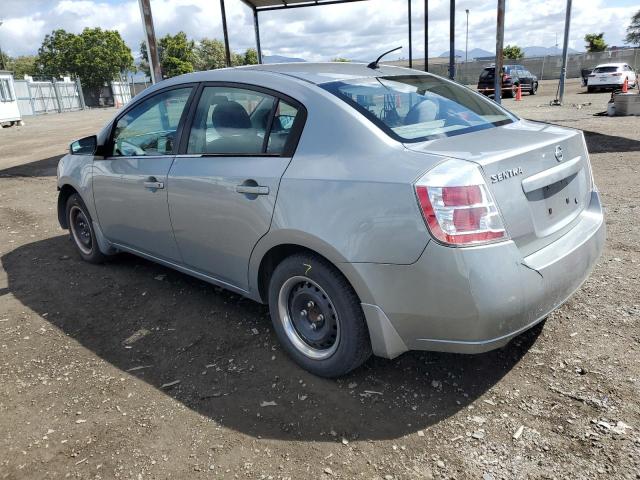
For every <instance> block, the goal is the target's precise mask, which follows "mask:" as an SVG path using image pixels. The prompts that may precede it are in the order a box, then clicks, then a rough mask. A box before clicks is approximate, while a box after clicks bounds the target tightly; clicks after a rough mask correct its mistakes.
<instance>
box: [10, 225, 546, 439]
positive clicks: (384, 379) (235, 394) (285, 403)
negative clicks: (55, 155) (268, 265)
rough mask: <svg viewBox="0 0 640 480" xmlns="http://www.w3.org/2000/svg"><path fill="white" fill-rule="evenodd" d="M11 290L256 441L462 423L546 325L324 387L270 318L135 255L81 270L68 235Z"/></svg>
mask: <svg viewBox="0 0 640 480" xmlns="http://www.w3.org/2000/svg"><path fill="white" fill-rule="evenodd" d="M1 260H2V265H3V268H4V270H5V271H6V273H7V277H8V286H7V291H8V292H10V293H11V294H12V295H14V297H15V298H16V299H18V300H19V301H20V302H22V303H23V304H24V305H25V306H27V307H28V308H30V309H32V310H33V311H35V312H36V313H38V314H39V315H41V316H42V317H43V318H44V319H46V320H47V321H48V322H50V323H51V324H52V325H54V326H55V327H57V328H58V329H60V330H61V331H62V332H64V333H65V334H66V335H68V336H69V337H71V338H72V339H74V340H76V341H77V342H79V343H80V344H81V345H82V346H84V347H85V348H87V349H89V350H90V351H92V352H94V353H95V354H96V355H98V356H99V357H101V358H102V359H104V360H106V361H107V362H109V363H110V364H112V365H113V366H115V367H116V368H118V369H120V370H122V371H123V372H127V373H128V374H129V375H132V376H134V377H136V378H138V379H140V380H142V381H144V382H146V383H148V384H149V385H151V386H153V387H155V388H157V389H158V390H160V391H162V392H164V393H166V394H167V395H169V396H171V397H173V398H174V399H175V400H177V401H179V402H181V403H182V404H184V405H185V406H187V407H188V408H190V409H192V410H194V411H196V412H198V413H200V414H202V415H205V416H207V417H209V418H211V419H213V420H215V421H216V422H219V423H220V424H222V425H225V426H226V427H229V428H232V429H235V430H237V431H239V432H242V433H244V434H247V435H251V436H253V437H258V438H278V439H297V440H304V441H335V440H336V438H337V439H338V440H339V439H340V438H342V437H345V438H347V439H350V440H354V439H361V440H363V439H364V440H373V439H392V438H398V437H401V436H403V435H406V434H409V433H413V432H416V431H417V430H420V429H425V428H428V427H429V426H431V425H433V424H436V423H438V422H440V421H442V420H443V419H446V418H448V417H449V416H451V415H453V414H455V413H456V412H458V411H460V410H461V409H463V408H465V407H466V406H467V405H469V404H470V403H472V402H474V401H475V400H477V399H478V398H479V397H480V396H482V395H484V394H485V393H487V391H488V390H489V389H490V388H491V387H492V386H494V385H495V384H496V383H497V382H498V381H500V379H502V378H503V376H505V375H506V374H507V373H508V372H509V371H511V369H513V368H514V366H515V365H517V364H518V362H519V361H520V360H521V358H522V357H523V355H524V354H525V353H526V352H527V351H528V349H529V348H530V347H531V345H533V344H534V343H535V341H536V339H537V337H538V335H539V333H540V331H541V329H542V325H539V326H537V327H536V328H534V329H532V330H530V331H529V332H527V333H525V334H523V335H521V336H520V337H518V338H516V339H515V340H514V341H513V342H511V343H510V344H509V345H508V346H506V347H505V348H503V349H501V350H497V351H494V352H490V353H486V354H481V355H476V356H465V355H454V354H444V353H425V352H410V353H406V354H404V355H402V356H401V357H399V358H397V359H395V360H391V361H390V360H384V359H380V358H372V359H370V360H369V361H368V362H367V363H366V364H365V365H364V366H363V367H361V368H359V369H357V370H356V371H354V372H352V373H350V374H349V375H347V376H345V377H343V378H340V379H337V380H328V379H321V378H318V377H315V376H313V375H311V374H309V373H307V372H305V371H303V370H301V369H300V368H299V367H297V366H296V365H295V364H294V363H293V362H292V361H291V360H289V359H288V357H287V356H286V354H285V353H284V352H283V351H282V350H281V348H280V347H279V345H278V342H277V339H276V337H275V334H274V333H273V330H272V328H271V324H270V320H269V315H268V309H267V308H266V307H265V306H264V305H259V304H257V303H254V302H252V301H249V300H246V299H244V298H243V297H241V296H239V295H235V294H233V293H230V292H227V291H224V290H222V289H220V288H217V287H214V286H211V285H209V284H207V283H204V282H201V281H199V280H197V279H194V278H192V277H189V276H187V275H183V274H181V273H179V272H176V271H173V270H169V269H167V268H164V267H162V266H159V265H156V264H154V263H151V262H147V261H145V260H142V259H139V258H137V257H134V256H130V255H125V254H123V255H119V256H116V257H113V259H111V260H110V261H109V262H107V263H106V264H104V265H91V264H87V263H84V262H82V261H81V260H80V259H79V257H78V255H77V254H76V252H75V250H74V247H73V244H72V243H71V241H69V239H68V236H66V235H60V236H56V237H52V238H49V239H46V240H42V241H37V242H34V243H29V244H26V245H23V246H20V247H18V248H16V249H15V250H13V251H11V252H8V253H6V254H4V255H3V256H2V258H1Z"/></svg>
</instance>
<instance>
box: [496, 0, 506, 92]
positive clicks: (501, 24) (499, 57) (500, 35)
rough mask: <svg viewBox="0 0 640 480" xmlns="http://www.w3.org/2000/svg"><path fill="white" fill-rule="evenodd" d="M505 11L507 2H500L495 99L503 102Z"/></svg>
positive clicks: (502, 0)
mask: <svg viewBox="0 0 640 480" xmlns="http://www.w3.org/2000/svg"><path fill="white" fill-rule="evenodd" d="M504 9H505V0H498V22H497V23H498V24H497V29H496V68H495V71H494V75H493V88H494V95H493V99H494V100H495V101H496V103H501V101H502V63H503V62H502V48H503V46H504Z"/></svg>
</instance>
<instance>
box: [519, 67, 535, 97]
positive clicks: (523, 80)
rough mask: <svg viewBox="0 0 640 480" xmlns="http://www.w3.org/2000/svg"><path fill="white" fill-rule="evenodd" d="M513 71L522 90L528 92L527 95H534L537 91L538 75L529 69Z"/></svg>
mask: <svg viewBox="0 0 640 480" xmlns="http://www.w3.org/2000/svg"><path fill="white" fill-rule="evenodd" d="M515 72H516V75H517V76H518V80H519V81H520V87H522V91H523V92H529V95H535V94H536V92H537V91H538V77H536V76H535V75H534V74H533V73H531V72H530V71H529V70H516V71H515Z"/></svg>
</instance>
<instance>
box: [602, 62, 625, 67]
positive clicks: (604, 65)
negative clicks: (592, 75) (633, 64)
mask: <svg viewBox="0 0 640 480" xmlns="http://www.w3.org/2000/svg"><path fill="white" fill-rule="evenodd" d="M625 65H626V63H624V62H621V63H601V64H600V65H596V67H595V68H600V67H624V66H625Z"/></svg>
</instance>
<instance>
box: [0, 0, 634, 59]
mask: <svg viewBox="0 0 640 480" xmlns="http://www.w3.org/2000/svg"><path fill="white" fill-rule="evenodd" d="M1 1H2V7H0V16H2V17H4V18H3V20H4V24H3V25H2V26H1V27H0V47H2V48H3V50H5V51H6V52H7V53H9V54H10V55H24V54H31V53H35V52H36V51H37V49H38V47H39V46H40V43H41V42H42V39H43V37H44V36H45V34H47V33H50V32H51V31H52V30H54V29H56V28H64V29H65V30H68V31H71V32H76V33H78V32H80V31H82V29H83V28H84V27H96V26H99V27H102V28H105V29H115V30H118V31H119V32H120V34H121V35H122V37H123V38H124V39H125V41H126V42H127V44H128V45H129V46H130V47H131V49H132V50H133V51H134V52H136V51H137V50H138V47H139V45H140V42H141V41H142V40H143V29H142V22H141V20H140V11H139V7H138V1H137V0H52V1H45V0H1ZM226 3H227V21H228V25H229V36H230V43H231V46H232V48H233V49H234V50H236V51H242V50H245V49H246V48H249V47H253V46H254V45H255V43H254V32H253V16H252V14H251V11H250V10H249V9H248V8H247V7H246V6H245V5H244V4H243V3H242V2H241V1H240V0H227V2H226ZM618 3H620V0H619V1H618ZM615 4H616V1H615V0H609V1H605V0H592V1H589V2H574V7H573V8H574V10H573V16H572V26H571V35H570V42H569V43H570V46H571V47H572V48H575V49H577V50H582V49H583V47H584V41H583V37H584V35H585V33H588V32H601V31H603V32H605V39H606V40H607V42H608V43H610V44H612V45H622V39H623V38H624V34H625V29H626V26H627V25H628V24H629V21H630V18H631V15H632V14H633V13H634V11H633V9H630V8H629V7H626V8H625V7H622V6H616V5H615ZM423 5H424V2H423V1H420V0H413V3H412V9H413V25H412V26H413V31H414V39H413V49H414V56H415V57H416V58H417V57H421V56H423V54H424V49H423V36H422V35H423V26H424V17H423V15H424V10H423ZM456 6H457V16H456V48H457V49H464V42H465V29H466V15H465V9H467V8H468V9H470V15H469V49H473V48H483V49H485V50H490V51H492V50H493V49H494V48H495V23H496V11H495V8H496V2H495V0H457V1H456ZM151 7H152V11H153V16H154V23H155V27H156V34H157V35H158V36H162V35H164V34H166V33H176V32H178V31H180V30H183V31H185V32H186V33H187V34H188V35H189V36H190V37H192V38H195V39H200V38H203V37H209V38H222V25H221V20H220V9H219V2H217V1H215V0H152V2H151ZM564 8H565V2H564V0H526V1H525V0H509V2H507V11H506V27H505V42H506V43H512V44H513V43H515V44H518V45H521V46H533V45H538V46H547V47H549V46H553V45H555V43H556V37H557V39H558V42H559V43H560V44H561V43H562V35H563V29H564V15H565V11H564ZM260 29H261V34H262V46H263V50H264V52H265V53H266V54H280V55H288V56H296V57H303V58H305V59H307V60H328V59H331V58H334V57H338V56H340V57H347V58H351V59H359V60H367V59H371V58H373V57H375V56H376V55H377V54H378V53H379V52H382V51H384V50H386V49H389V48H392V47H395V46H397V45H403V46H404V47H405V48H404V49H403V50H402V52H401V53H400V56H401V57H405V58H406V57H407V56H408V49H407V48H406V47H407V1H406V0H370V1H367V2H355V3H348V4H343V5H332V6H325V7H318V8H302V9H292V10H288V11H278V12H263V13H261V14H260ZM429 32H430V39H429V51H430V53H431V54H432V56H433V55H438V54H440V53H441V52H443V51H446V50H448V48H449V38H448V35H449V1H448V0H430V1H429Z"/></svg>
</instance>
